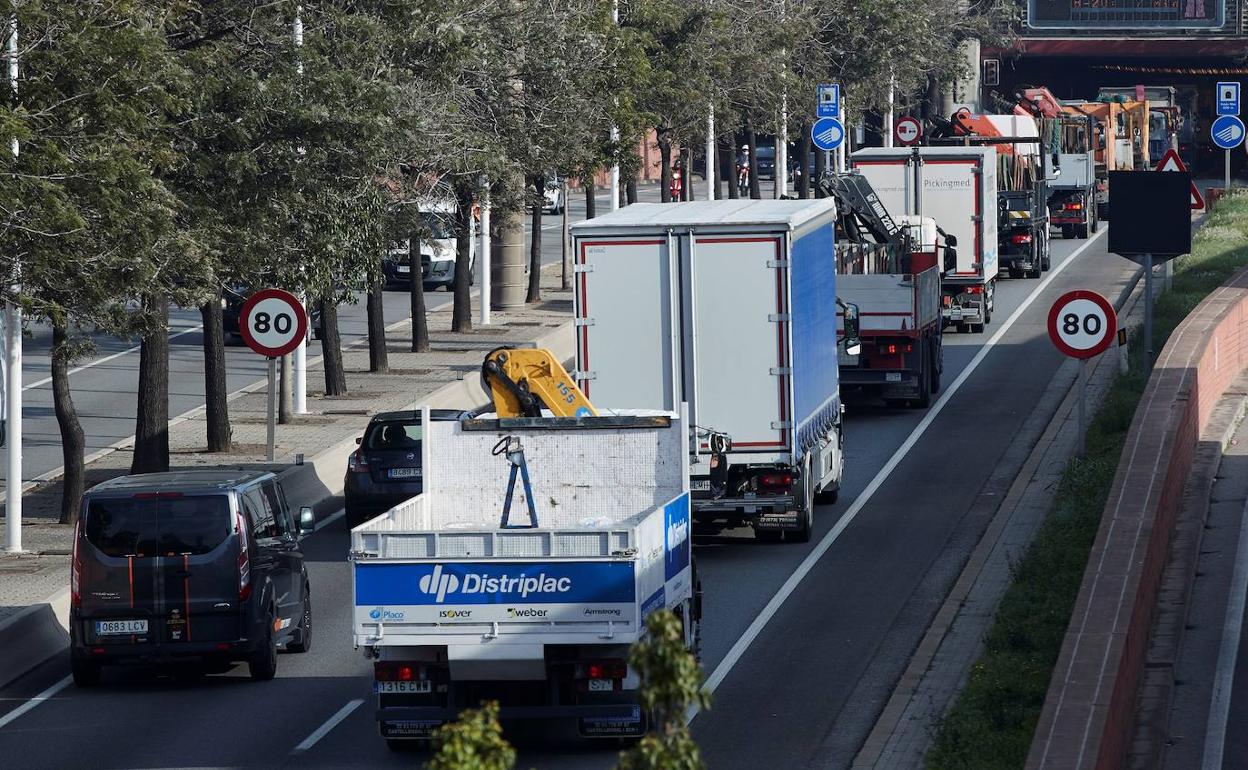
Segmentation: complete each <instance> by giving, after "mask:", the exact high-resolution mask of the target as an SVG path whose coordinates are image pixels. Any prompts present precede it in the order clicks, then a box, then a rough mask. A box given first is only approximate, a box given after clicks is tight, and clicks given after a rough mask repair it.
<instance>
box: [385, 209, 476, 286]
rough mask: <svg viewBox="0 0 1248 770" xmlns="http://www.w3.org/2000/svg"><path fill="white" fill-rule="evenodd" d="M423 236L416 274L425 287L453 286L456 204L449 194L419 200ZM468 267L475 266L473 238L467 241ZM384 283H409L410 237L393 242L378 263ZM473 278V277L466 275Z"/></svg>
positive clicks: (457, 240)
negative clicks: (432, 198) (469, 261)
mask: <svg viewBox="0 0 1248 770" xmlns="http://www.w3.org/2000/svg"><path fill="white" fill-rule="evenodd" d="M419 205H420V218H421V222H422V226H423V229H424V230H425V233H424V236H423V237H422V238H421V239H420V248H419V252H420V274H421V280H422V281H423V282H424V288H425V291H433V290H435V289H439V288H442V287H445V288H446V289H447V290H448V291H450V290H453V289H454V288H455V260H456V258H457V257H458V255H459V237H458V235H457V234H456V231H455V216H456V213H457V212H458V211H459V204H458V203H456V202H455V200H454V199H451V198H446V199H442V198H438V199H434V200H429V201H423V202H421V203H420V204H419ZM468 253H469V255H470V259H471V264H470V266H469V267H470V270H469V275H471V273H472V271H471V268H473V267H475V266H476V238H475V237H474V238H472V239H471V240H470V241H469V247H468ZM381 267H382V272H383V273H384V274H385V276H386V285H387V286H410V285H411V280H412V262H411V239H410V238H409V239H405V240H403V241H401V242H399V243H396V244H394V245H393V246H392V247H391V248H390V250H389V252H387V254H386V257H385V258H384V259H383V260H382V263H381ZM469 280H470V282H475V278H470V279H469Z"/></svg>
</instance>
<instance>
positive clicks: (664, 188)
mask: <svg viewBox="0 0 1248 770" xmlns="http://www.w3.org/2000/svg"><path fill="white" fill-rule="evenodd" d="M658 144H659V200H660V201H661V202H663V203H671V201H672V138H671V135H670V132H669V131H668V130H667V129H665V128H660V129H659V130H658Z"/></svg>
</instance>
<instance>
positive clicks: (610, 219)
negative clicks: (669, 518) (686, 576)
mask: <svg viewBox="0 0 1248 770" xmlns="http://www.w3.org/2000/svg"><path fill="white" fill-rule="evenodd" d="M835 219H836V204H835V202H834V201H832V200H831V199H823V200H774V201H770V200H768V201H759V200H726V201H697V202H688V203H669V204H634V205H632V206H627V207H625V208H623V209H621V210H619V211H615V212H612V213H610V214H607V215H605V216H601V217H597V218H595V219H592V220H588V221H585V222H580V223H578V224H575V225H573V226H572V235H573V238H574V254H575V267H574V270H575V279H576V287H575V292H574V296H575V300H574V315H575V323H576V335H577V337H576V361H577V365H576V372H575V373H574V376H575V377H576V378H577V380H578V384H579V385H580V387H581V389H582V390H583V391H584V392H585V394H586V395H587V396H589V397H590V398H591V399H592V400H594V401H597V402H599V403H605V404H612V405H617V406H621V407H629V408H639V409H663V410H673V409H677V408H679V406H680V404H681V403H687V404H688V407H689V419H690V423H691V428H693V429H694V433H693V434H692V435H691V436H690V443H689V450H690V453H691V463H692V466H691V469H692V474H693V476H692V479H691V482H690V484H691V488H692V493H693V511H694V516H695V519H696V520H697V521H698V522H699V523H700V524H702V525H705V526H706V527H708V528H714V527H736V526H741V525H749V526H751V527H752V528H753V529H754V533H755V535H756V536H757V537H759V538H760V539H776V538H779V537H780V536H781V535H784V536H786V537H789V538H791V539H794V540H797V541H799V542H800V541H806V540H809V539H810V537H811V534H812V532H813V529H814V511H815V503H816V500H817V498H818V501H819V502H833V501H835V499H836V494H837V491H838V489H839V488H840V484H841V477H842V471H843V467H844V458H843V452H842V444H843V440H842V430H841V412H842V408H841V397H840V390H839V385H838V379H837V333H836V313H837V304H836V269H835V260H834V258H833V245H834V241H835V235H834V225H835Z"/></svg>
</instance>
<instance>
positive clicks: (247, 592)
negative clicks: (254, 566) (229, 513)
mask: <svg viewBox="0 0 1248 770" xmlns="http://www.w3.org/2000/svg"><path fill="white" fill-rule="evenodd" d="M235 522H236V526H237V527H238V600H239V601H240V602H245V601H247V599H248V598H250V597H251V553H250V550H249V549H248V546H247V528H246V526H244V524H243V515H242V514H241V513H239V514H235Z"/></svg>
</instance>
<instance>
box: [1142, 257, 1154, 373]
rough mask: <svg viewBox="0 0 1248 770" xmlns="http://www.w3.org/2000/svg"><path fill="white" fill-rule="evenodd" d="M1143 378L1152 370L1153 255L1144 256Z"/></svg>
mask: <svg viewBox="0 0 1248 770" xmlns="http://www.w3.org/2000/svg"><path fill="white" fill-rule="evenodd" d="M1141 347H1142V348H1143V352H1142V355H1143V356H1144V365H1143V371H1144V376H1146V377H1147V376H1148V373H1149V372H1150V371H1152V368H1153V255H1152V254H1145V255H1144V344H1143V345H1142V346H1141Z"/></svg>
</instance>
